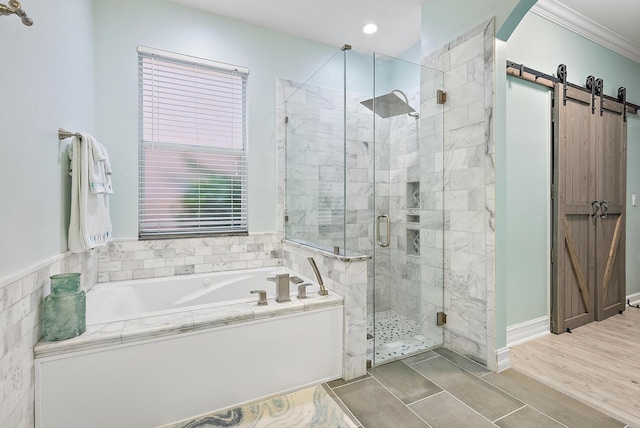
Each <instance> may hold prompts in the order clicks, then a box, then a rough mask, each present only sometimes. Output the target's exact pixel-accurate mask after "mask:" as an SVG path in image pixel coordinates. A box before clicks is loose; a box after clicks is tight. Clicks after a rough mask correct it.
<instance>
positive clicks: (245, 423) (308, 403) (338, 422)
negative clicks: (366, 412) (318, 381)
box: [162, 385, 357, 428]
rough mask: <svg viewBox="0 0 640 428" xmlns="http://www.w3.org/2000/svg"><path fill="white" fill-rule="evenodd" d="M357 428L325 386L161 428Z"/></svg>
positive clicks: (302, 390) (278, 396)
mask: <svg viewBox="0 0 640 428" xmlns="http://www.w3.org/2000/svg"><path fill="white" fill-rule="evenodd" d="M218 427H234V428H303V427H304V428H306V427H309V428H356V427H357V425H355V424H354V423H353V422H352V421H351V419H349V417H348V416H347V415H346V414H345V413H344V412H343V411H342V409H341V408H340V407H339V406H338V404H337V403H336V402H335V401H334V400H333V399H332V398H331V397H330V396H329V394H327V392H326V391H325V389H324V387H323V386H322V385H316V386H313V387H310V388H305V389H301V390H300V391H296V392H292V393H290V394H286V395H277V396H274V397H271V398H268V399H266V400H262V401H257V402H254V403H251V404H246V405H244V406H240V407H234V408H232V409H227V410H223V411H219V412H214V413H209V414H206V415H202V416H198V417H196V418H194V419H189V420H184V421H182V422H178V423H174V424H170V425H165V426H163V427H162V428H218Z"/></svg>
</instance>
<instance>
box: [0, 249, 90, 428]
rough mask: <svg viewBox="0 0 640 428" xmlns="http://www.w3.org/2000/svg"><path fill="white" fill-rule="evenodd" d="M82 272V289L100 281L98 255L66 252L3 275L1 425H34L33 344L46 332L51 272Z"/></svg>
mask: <svg viewBox="0 0 640 428" xmlns="http://www.w3.org/2000/svg"><path fill="white" fill-rule="evenodd" d="M68 272H80V273H81V274H82V276H81V278H82V289H83V290H85V291H88V290H90V289H91V288H92V287H93V286H94V285H95V284H96V282H97V254H96V252H95V251H87V252H84V253H83V254H72V253H64V254H60V255H58V256H55V257H53V258H51V259H49V260H46V261H44V262H42V263H39V264H38V265H36V266H33V267H32V268H30V269H27V270H25V271H22V272H19V273H17V274H14V275H12V276H11V277H10V278H5V279H3V280H0V325H1V326H2V334H0V426H2V427H12V428H32V427H33V426H34V423H35V422H34V403H35V376H34V367H35V366H34V357H33V347H34V345H35V344H36V343H37V342H38V341H39V340H40V338H41V337H42V302H43V298H44V296H45V295H46V294H48V292H49V277H50V276H51V275H55V274H58V273H68Z"/></svg>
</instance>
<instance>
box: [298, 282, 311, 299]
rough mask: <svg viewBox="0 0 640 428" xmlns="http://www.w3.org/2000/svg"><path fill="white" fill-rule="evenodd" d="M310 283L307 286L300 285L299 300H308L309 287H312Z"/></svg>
mask: <svg viewBox="0 0 640 428" xmlns="http://www.w3.org/2000/svg"><path fill="white" fill-rule="evenodd" d="M310 285H311V284H309V283H308V282H307V283H306V284H300V285H298V299H306V298H307V287H308V286H310Z"/></svg>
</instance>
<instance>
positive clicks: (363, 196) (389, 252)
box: [284, 46, 444, 365]
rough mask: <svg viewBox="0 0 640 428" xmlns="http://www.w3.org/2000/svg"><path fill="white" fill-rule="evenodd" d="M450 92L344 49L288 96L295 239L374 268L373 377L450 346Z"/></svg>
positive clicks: (289, 234)
mask: <svg viewBox="0 0 640 428" xmlns="http://www.w3.org/2000/svg"><path fill="white" fill-rule="evenodd" d="M442 87H443V74H442V72H440V71H438V70H434V69H431V68H427V67H424V66H421V65H418V64H415V63H412V62H410V61H405V60H401V59H397V58H391V57H388V56H384V55H379V54H376V53H371V52H366V51H361V50H358V49H355V48H349V47H347V46H345V47H344V48H343V49H342V50H340V51H339V52H336V53H335V54H334V55H333V56H332V57H331V58H330V59H329V60H328V61H327V62H326V63H325V64H324V65H323V66H322V67H321V68H320V69H319V70H317V71H316V72H315V73H314V74H313V75H312V76H311V77H310V78H309V79H308V80H307V81H306V82H288V87H287V88H285V94H287V96H286V97H285V103H284V104H285V105H284V109H285V115H286V117H287V121H286V125H285V159H286V161H285V215H286V218H287V221H286V222H285V238H286V239H287V240H290V241H295V242H298V243H301V244H304V245H308V246H312V247H315V248H320V249H324V250H327V251H332V249H333V248H334V247H339V248H340V254H355V255H365V256H369V261H368V268H367V273H368V275H367V278H368V282H367V302H366V309H367V322H368V327H367V338H368V339H367V340H368V350H367V359H368V360H370V361H371V364H372V365H378V364H382V363H385V362H389V361H393V360H395V359H398V358H402V357H405V356H407V355H411V354H413V353H417V352H421V351H424V350H427V349H431V348H434V347H437V346H440V345H441V344H442V342H443V330H442V327H436V326H435V322H436V319H435V315H434V314H435V312H434V310H436V309H437V310H438V311H442V308H443V293H442V284H443V281H442V278H441V277H438V276H439V275H440V276H441V275H442V274H443V269H442V266H440V267H439V268H438V267H436V266H435V265H436V263H438V261H442V260H444V257H442V255H438V254H437V253H438V252H442V251H443V248H444V246H443V245H442V242H439V240H440V241H441V240H442V239H443V236H444V234H443V233H439V232H442V225H443V224H444V221H443V220H442V217H443V215H444V214H443V206H441V202H439V201H441V200H442V198H441V197H439V196H440V195H442V191H443V188H442V186H443V183H444V180H443V179H442V171H443V168H442V165H438V162H442V159H443V156H442V152H443V145H442V141H443V132H442V129H443V127H442V106H441V105H439V104H438V103H437V99H436V88H442ZM421 202H422V203H421ZM439 204H440V205H439ZM425 219H428V221H425ZM437 287H439V290H440V292H439V293H438V292H434V291H433V290H434V289H437ZM423 290H429V292H423Z"/></svg>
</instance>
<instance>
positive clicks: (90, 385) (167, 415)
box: [34, 267, 343, 428]
mask: <svg viewBox="0 0 640 428" xmlns="http://www.w3.org/2000/svg"><path fill="white" fill-rule="evenodd" d="M281 273H289V275H290V276H298V277H299V278H301V279H302V280H303V281H305V282H310V283H312V286H310V287H308V289H307V295H308V296H309V298H308V299H305V300H300V299H297V298H296V294H297V286H295V284H291V294H292V297H291V301H290V302H283V303H277V302H275V300H274V297H275V296H274V293H275V284H274V283H273V282H270V281H267V280H266V278H267V277H273V276H275V275H276V274H281ZM255 289H263V290H266V291H267V297H268V302H269V304H268V305H266V306H258V305H257V300H258V296H257V295H255V294H250V293H249V292H250V291H251V290H255ZM317 290H318V285H317V284H316V283H315V281H311V280H310V278H307V277H304V276H302V275H300V274H298V273H296V272H292V271H290V270H288V269H286V268H284V267H277V268H259V269H249V270H243V271H233V272H223V273H214V274H198V275H189V276H178V277H171V278H161V279H150V280H144V281H138V280H136V281H126V282H118V283H105V284H99V285H97V286H96V287H94V289H92V290H91V291H90V292H88V293H87V332H86V333H84V334H83V335H81V336H78V337H76V338H73V339H69V340H65V341H61V342H41V343H38V344H37V345H36V347H35V348H34V354H35V361H36V364H35V367H36V373H35V377H36V388H35V389H36V392H35V395H36V423H35V426H36V428H58V427H69V426H91V427H92V428H102V427H105V428H107V427H114V426H117V427H122V428H126V427H132V428H134V427H142V426H149V427H152V426H160V425H164V424H168V423H172V422H176V421H179V420H182V419H185V418H189V417H193V416H196V415H200V414H203V413H208V412H211V411H214V410H219V409H223V408H227V407H231V406H234V405H237V404H240V403H245V402H249V401H253V400H257V399H260V398H263V397H267V396H270V395H273V394H279V393H286V392H289V391H293V390H296V389H299V388H302V387H306V386H309V385H313V384H317V383H320V382H325V381H328V380H332V379H336V378H340V377H342V358H343V348H342V341H343V298H342V296H339V295H337V294H335V293H334V292H332V291H330V293H329V296H319V295H318V293H317Z"/></svg>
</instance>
